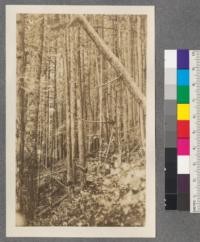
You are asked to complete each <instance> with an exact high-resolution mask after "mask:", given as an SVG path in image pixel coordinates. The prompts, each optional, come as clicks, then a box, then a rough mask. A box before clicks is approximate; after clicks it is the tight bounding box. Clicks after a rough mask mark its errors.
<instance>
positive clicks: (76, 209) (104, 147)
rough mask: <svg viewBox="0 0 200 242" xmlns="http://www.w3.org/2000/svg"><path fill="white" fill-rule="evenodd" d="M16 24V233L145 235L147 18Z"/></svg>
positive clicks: (51, 18)
mask: <svg viewBox="0 0 200 242" xmlns="http://www.w3.org/2000/svg"><path fill="white" fill-rule="evenodd" d="M16 24H17V56H16V58H17V70H16V71H17V120H16V161H17V162H16V224H17V225H18V226H144V224H145V206H146V201H145V188H146V171H145V162H146V157H145V155H146V147H145V130H146V123H145V120H146V114H145V113H146V38H147V16H146V15H70V14H18V15H17V23H16Z"/></svg>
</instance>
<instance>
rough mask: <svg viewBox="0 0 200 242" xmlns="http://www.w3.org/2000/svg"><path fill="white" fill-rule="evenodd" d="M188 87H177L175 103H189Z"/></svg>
mask: <svg viewBox="0 0 200 242" xmlns="http://www.w3.org/2000/svg"><path fill="white" fill-rule="evenodd" d="M189 102H190V96H189V86H177V103H189Z"/></svg>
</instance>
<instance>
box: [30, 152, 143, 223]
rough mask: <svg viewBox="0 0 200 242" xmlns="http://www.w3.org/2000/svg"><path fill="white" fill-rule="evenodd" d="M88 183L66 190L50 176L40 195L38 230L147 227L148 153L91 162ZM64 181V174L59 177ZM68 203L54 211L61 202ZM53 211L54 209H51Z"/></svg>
mask: <svg viewBox="0 0 200 242" xmlns="http://www.w3.org/2000/svg"><path fill="white" fill-rule="evenodd" d="M87 162H88V171H87V183H86V186H85V187H84V188H81V187H80V186H76V187H74V189H73V192H72V191H69V190H68V191H67V190H65V189H64V188H63V187H62V186H60V185H59V183H57V182H56V181H54V180H52V179H51V180H50V177H49V176H47V177H46V178H45V181H44V185H43V186H42V187H41V191H40V196H41V197H40V199H41V200H40V201H42V202H41V203H42V205H41V206H40V210H41V211H46V212H44V213H41V212H39V213H38V216H36V217H35V219H34V221H33V224H32V225H34V226H144V223H145V185H146V180H145V177H146V175H145V153H144V151H143V150H141V149H139V148H138V149H135V150H132V151H131V152H130V153H129V157H128V158H127V157H125V154H124V155H123V154H122V156H120V157H119V155H116V154H113V155H112V156H110V157H109V158H108V159H107V160H106V161H104V162H102V161H100V160H99V158H89V160H88V161H87ZM56 179H58V180H60V181H62V174H59V175H56ZM64 195H66V197H65V199H64V200H63V201H62V202H60V203H58V204H57V205H56V206H53V207H51V205H50V204H53V203H54V202H56V201H57V200H59V198H62V197H63V196H64ZM48 208H50V209H48Z"/></svg>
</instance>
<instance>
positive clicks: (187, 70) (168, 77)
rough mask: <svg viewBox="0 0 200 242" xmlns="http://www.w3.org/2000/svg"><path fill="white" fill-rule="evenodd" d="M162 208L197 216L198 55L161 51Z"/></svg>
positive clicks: (199, 163)
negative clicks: (163, 196)
mask: <svg viewBox="0 0 200 242" xmlns="http://www.w3.org/2000/svg"><path fill="white" fill-rule="evenodd" d="M164 106H165V107H164V109H165V110H164V112H165V208H166V210H180V211H190V212H192V213H199V212H200V51H198V50H188V49H178V50H166V51H165V94H164Z"/></svg>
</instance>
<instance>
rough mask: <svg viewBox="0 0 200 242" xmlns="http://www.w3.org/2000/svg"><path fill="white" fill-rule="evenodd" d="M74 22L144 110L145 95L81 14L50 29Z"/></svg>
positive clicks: (69, 25)
mask: <svg viewBox="0 0 200 242" xmlns="http://www.w3.org/2000/svg"><path fill="white" fill-rule="evenodd" d="M76 23H80V24H81V26H82V27H83V29H84V30H85V31H86V33H87V34H88V36H89V37H90V38H91V39H92V40H93V42H94V43H95V44H96V46H97V48H98V49H99V51H100V52H101V53H102V54H103V55H104V56H105V58H106V59H107V60H108V61H109V62H110V64H111V65H112V66H113V67H114V69H115V70H116V71H117V72H118V73H119V74H120V75H121V76H122V78H123V79H124V81H125V84H126V85H127V86H128V89H129V91H130V92H131V93H132V94H133V95H134V96H135V99H136V100H137V101H138V103H141V104H142V106H143V108H144V111H146V97H145V95H144V94H143V93H142V91H141V90H140V88H139V87H138V86H137V84H136V83H135V81H134V80H133V78H132V77H131V75H130V74H129V73H128V71H127V70H126V68H125V67H124V66H123V64H122V63H121V62H120V60H119V59H118V58H117V56H116V55H115V54H113V52H112V51H111V50H110V48H109V47H108V46H107V45H106V43H105V42H104V40H103V39H102V38H101V37H100V36H99V35H98V33H97V32H96V31H95V29H94V28H93V27H92V25H91V24H90V23H89V22H88V20H87V19H86V17H84V16H83V15H76V16H75V17H74V18H73V20H72V21H71V23H70V24H62V25H59V26H56V27H52V30H58V29H60V28H66V27H67V28H69V27H72V26H74V25H75V24H76Z"/></svg>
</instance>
